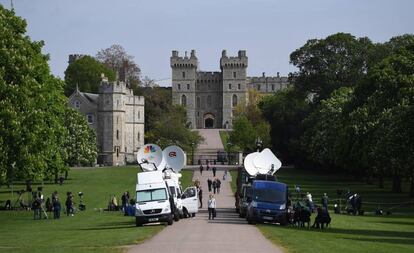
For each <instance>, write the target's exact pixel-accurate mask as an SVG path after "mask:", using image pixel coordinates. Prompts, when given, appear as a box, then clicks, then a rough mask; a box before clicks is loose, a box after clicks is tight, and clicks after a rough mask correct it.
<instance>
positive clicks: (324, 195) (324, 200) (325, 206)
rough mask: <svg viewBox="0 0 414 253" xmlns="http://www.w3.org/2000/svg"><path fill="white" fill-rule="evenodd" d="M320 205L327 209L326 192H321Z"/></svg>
mask: <svg viewBox="0 0 414 253" xmlns="http://www.w3.org/2000/svg"><path fill="white" fill-rule="evenodd" d="M321 202H322V206H323V208H324V209H325V210H328V195H326V193H324V194H323V196H322V201H321Z"/></svg>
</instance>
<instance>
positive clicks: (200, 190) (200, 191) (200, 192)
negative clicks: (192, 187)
mask: <svg viewBox="0 0 414 253" xmlns="http://www.w3.org/2000/svg"><path fill="white" fill-rule="evenodd" d="M198 200H199V201H200V207H199V208H203V190H202V189H201V187H200V188H198Z"/></svg>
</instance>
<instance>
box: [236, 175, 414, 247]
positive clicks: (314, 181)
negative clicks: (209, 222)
mask: <svg viewBox="0 0 414 253" xmlns="http://www.w3.org/2000/svg"><path fill="white" fill-rule="evenodd" d="M277 175H278V180H279V181H282V182H285V183H287V184H288V185H289V187H290V189H291V190H293V189H294V186H295V185H299V186H300V187H301V189H302V192H307V191H309V192H311V193H312V195H313V198H314V200H315V201H316V202H319V199H320V198H321V196H322V194H323V193H324V192H326V193H327V194H328V196H330V198H331V201H330V207H331V208H332V205H333V203H334V202H336V200H334V199H336V198H337V196H336V189H343V190H345V191H347V190H348V189H349V190H350V191H351V192H357V193H359V194H361V196H362V199H363V203H364V202H365V203H366V202H370V203H373V204H363V209H364V210H365V211H367V212H368V213H367V214H366V215H364V216H351V215H345V214H341V215H336V214H333V212H332V211H331V217H332V224H331V227H330V228H328V229H324V230H317V229H305V228H293V227H281V226H276V225H267V224H264V225H263V224H262V225H257V226H258V228H259V229H260V230H261V231H262V233H263V234H264V235H265V236H266V237H267V238H268V239H270V240H271V241H273V242H275V243H276V244H278V245H280V246H282V247H283V248H285V250H286V251H287V252H300V253H307V252H311V253H313V252H315V253H316V252H318V253H321V252H347V253H349V252H358V253H359V252H383V253H386V252H407V253H408V252H414V215H413V212H414V207H413V205H412V204H411V205H409V204H403V205H397V204H396V205H386V204H385V203H404V202H409V201H412V199H409V198H408V197H407V193H403V194H394V193H391V192H390V187H391V186H390V184H389V182H388V184H387V185H386V189H378V188H377V187H376V186H375V185H367V184H364V183H362V182H358V181H355V180H354V179H352V178H351V177H347V176H343V175H341V176H339V175H336V176H335V175H324V174H322V173H319V172H312V173H311V172H309V171H303V170H295V169H281V170H280V171H279V172H277ZM232 177H233V179H235V178H236V177H237V173H236V172H235V171H234V172H232ZM234 181H235V180H234ZM232 188H233V189H235V184H234V185H233V184H232ZM293 196H294V198H295V197H297V195H296V194H294V195H293ZM378 203H382V204H381V205H380V207H381V208H383V209H384V211H386V210H391V211H392V212H393V213H392V214H391V215H390V216H386V215H384V216H376V215H374V214H373V213H372V212H373V211H374V209H376V208H377V207H378V205H379V204H378ZM311 219H312V221H313V220H314V215H313V216H312V218H311Z"/></svg>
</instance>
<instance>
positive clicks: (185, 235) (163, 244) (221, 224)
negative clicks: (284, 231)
mask: <svg viewBox="0 0 414 253" xmlns="http://www.w3.org/2000/svg"><path fill="white" fill-rule="evenodd" d="M212 174H213V173H212V171H204V172H203V175H200V173H199V172H198V171H195V172H194V179H196V178H197V179H199V180H200V181H201V187H202V190H203V208H202V209H200V210H199V213H198V214H197V216H196V217H195V218H194V219H184V220H180V221H179V222H174V224H173V225H172V226H168V227H166V228H165V229H164V230H162V231H161V232H160V233H158V234H157V235H156V236H154V237H153V238H151V239H150V240H148V241H146V242H144V243H142V244H140V245H137V246H133V247H131V248H130V249H129V251H128V252H132V253H138V252H140V253H141V252H151V253H152V252H162V253H170V252H171V253H173V252H174V253H195V252H197V253H204V252H205V253H211V252H217V253H220V252H238V253H242V252H249V253H252V252H260V253H266V252H272V253H278V252H282V250H281V249H280V248H278V247H277V246H275V245H274V244H272V243H271V242H270V241H268V240H267V239H266V238H265V237H264V236H263V235H262V234H261V233H260V231H259V230H258V229H257V228H256V227H255V226H253V225H248V224H247V222H246V221H245V220H244V219H241V218H239V217H238V214H237V213H236V212H235V211H234V196H233V193H232V191H231V188H230V184H229V182H228V181H230V180H231V178H228V179H227V181H222V184H221V192H220V194H216V201H217V207H218V208H217V217H216V219H214V220H208V213H207V209H206V207H207V199H208V188H207V179H208V178H209V177H210V178H213V175H212ZM229 175H230V173H229ZM217 177H219V178H220V179H223V171H218V172H217ZM137 229H139V228H137Z"/></svg>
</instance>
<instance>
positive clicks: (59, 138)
mask: <svg viewBox="0 0 414 253" xmlns="http://www.w3.org/2000/svg"><path fill="white" fill-rule="evenodd" d="M25 33H26V22H25V21H24V20H23V19H21V18H19V17H16V16H15V15H14V12H13V11H9V10H7V9H4V8H3V7H2V6H1V5H0V144H1V146H2V147H1V149H0V153H1V156H0V180H1V181H3V182H4V181H10V180H13V179H26V180H34V179H43V178H48V177H51V176H53V175H55V174H56V173H60V172H63V171H65V170H66V169H67V167H66V166H65V162H64V161H65V159H66V151H65V149H64V145H63V144H62V143H63V142H64V141H63V140H64V138H65V136H66V134H67V131H66V129H65V127H64V124H63V118H64V117H63V115H64V110H65V107H66V103H67V101H66V98H65V96H64V95H63V82H62V81H60V80H59V79H57V78H55V77H54V76H53V75H51V74H50V70H49V66H48V64H47V61H48V57H47V56H46V55H43V54H42V52H41V50H42V46H43V42H33V41H31V40H30V38H29V37H28V36H27V35H26V34H25Z"/></svg>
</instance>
